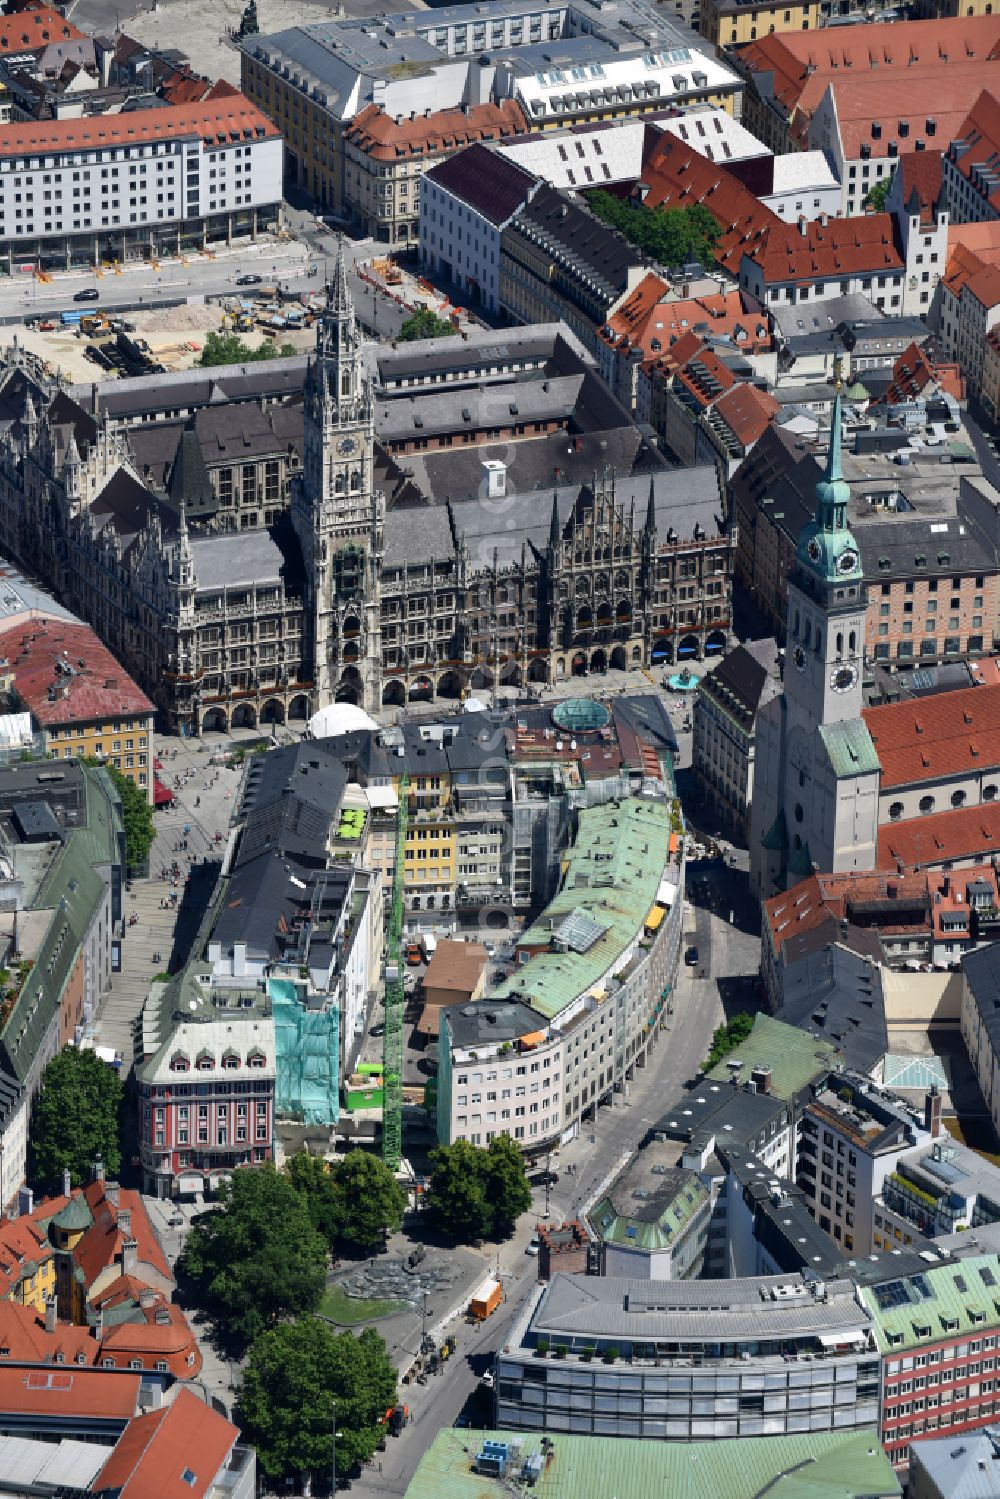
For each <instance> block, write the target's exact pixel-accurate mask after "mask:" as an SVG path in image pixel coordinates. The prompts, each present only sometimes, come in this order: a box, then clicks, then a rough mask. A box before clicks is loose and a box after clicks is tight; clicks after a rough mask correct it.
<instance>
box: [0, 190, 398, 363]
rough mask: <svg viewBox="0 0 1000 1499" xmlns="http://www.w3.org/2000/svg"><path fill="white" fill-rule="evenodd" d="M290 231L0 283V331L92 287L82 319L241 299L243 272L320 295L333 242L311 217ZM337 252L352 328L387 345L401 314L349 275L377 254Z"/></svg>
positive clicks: (356, 249)
mask: <svg viewBox="0 0 1000 1499" xmlns="http://www.w3.org/2000/svg"><path fill="white" fill-rule="evenodd" d="M290 218H291V211H290ZM291 227H292V228H293V229H294V232H295V233H296V235H297V236H299V237H298V238H295V239H286V240H271V241H267V242H265V243H259V244H256V245H250V244H247V245H242V246H234V247H233V248H232V249H225V248H217V249H216V250H215V251H214V252H213V253H212V254H211V255H202V254H195V255H189V256H187V257H185V259H184V260H162V261H160V262H159V263H158V266H154V265H153V264H152V263H151V262H147V261H135V262H130V263H129V264H127V265H125V266H123V267H122V270H121V273H120V274H118V273H116V272H115V271H112V270H106V271H104V273H103V274H102V275H100V276H98V275H97V274H96V273H95V272H94V271H92V270H89V269H88V270H74V271H67V272H65V273H60V274H58V275H56V276H55V277H54V278H53V279H52V280H51V281H47V282H40V281H37V280H35V279H34V277H30V276H22V277H21V278H20V279H18V278H17V277H14V278H12V279H7V278H3V279H2V280H0V323H8V324H9V323H19V322H22V321H23V320H24V319H25V318H28V317H37V316H39V315H40V314H43V313H56V312H64V311H67V310H69V309H71V308H72V307H73V305H74V302H73V299H74V297H75V296H76V294H77V293H78V292H80V291H83V290H85V289H88V288H91V287H96V289H97V292H98V300H97V302H96V303H86V304H83V308H82V310H83V311H93V310H94V309H95V307H96V308H103V309H105V310H111V309H114V310H117V311H123V312H124V311H132V312H134V311H137V310H145V309H149V310H152V309H153V308H154V307H166V306H170V305H171V304H176V303H180V302H187V301H192V300H193V301H198V302H200V301H204V300H205V299H207V298H213V297H214V298H218V297H231V296H248V295H251V294H252V289H244V288H241V287H238V286H237V285H236V278H237V277H238V276H241V275H243V274H245V273H247V272H253V273H254V274H255V275H259V276H262V277H263V278H264V281H265V283H266V284H268V285H278V286H280V287H281V288H282V289H283V290H285V291H291V292H302V291H319V290H321V289H322V287H323V285H324V283H325V282H326V280H328V279H329V277H330V276H331V275H332V274H333V264H334V258H335V256H336V254H337V243H338V241H337V236H336V235H335V234H333V233H332V232H331V231H330V230H329V229H328V228H327V227H326V226H325V225H319V224H318V223H317V221H316V219H315V217H314V216H312V215H305V214H302V213H295V215H294V220H293V222H292V225H291ZM344 249H345V254H346V256H347V258H348V261H349V262H350V267H351V268H350V269H349V271H348V284H349V285H350V288H351V293H352V295H353V297H354V303H355V308H356V310H357V314H358V320H359V322H361V324H362V326H363V327H364V328H365V330H366V331H367V332H368V333H371V334H374V335H375V336H376V337H378V338H392V337H394V336H395V335H396V334H397V333H398V332H399V329H400V327H401V326H402V324H403V322H404V321H405V319H406V317H407V316H408V313H407V312H406V311H405V309H404V308H402V307H399V306H398V305H397V304H396V303H395V302H394V301H392V299H391V298H390V297H386V296H384V295H379V294H378V293H377V292H375V291H374V289H373V288H372V287H371V286H370V285H369V284H368V283H367V282H365V281H362V279H361V277H360V276H359V275H358V274H357V272H356V271H355V270H354V268H353V267H354V265H355V264H356V263H357V262H358V261H365V260H368V259H369V258H370V257H371V256H372V255H374V254H377V252H378V246H376V245H373V244H372V242H371V241H370V240H364V241H354V240H347V239H345V240H344Z"/></svg>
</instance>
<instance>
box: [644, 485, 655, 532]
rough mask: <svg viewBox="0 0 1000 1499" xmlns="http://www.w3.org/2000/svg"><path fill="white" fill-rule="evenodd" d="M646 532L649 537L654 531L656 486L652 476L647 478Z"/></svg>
mask: <svg viewBox="0 0 1000 1499" xmlns="http://www.w3.org/2000/svg"><path fill="white" fill-rule="evenodd" d="M646 530H647V532H648V533H649V535H650V536H652V535H653V534H654V533H655V531H656V485H655V482H654V479H653V475H652V474H650V476H649V499H648V500H647V502H646Z"/></svg>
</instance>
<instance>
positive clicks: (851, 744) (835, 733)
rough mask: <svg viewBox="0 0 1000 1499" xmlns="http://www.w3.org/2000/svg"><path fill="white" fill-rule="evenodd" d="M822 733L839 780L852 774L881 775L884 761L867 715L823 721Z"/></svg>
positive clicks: (820, 729)
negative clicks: (836, 721) (870, 730)
mask: <svg viewBox="0 0 1000 1499" xmlns="http://www.w3.org/2000/svg"><path fill="white" fill-rule="evenodd" d="M818 732H819V735H820V737H821V739H822V740H823V743H824V744H825V745H826V752H827V754H828V755H829V756H830V764H831V765H832V767H833V773H834V775H835V776H836V777H837V779H838V780H844V779H847V778H848V777H851V776H859V775H868V774H872V775H877V774H878V773H879V771H880V770H881V768H882V764H881V761H880V760H879V757H878V755H877V754H876V752H875V745H874V744H873V743H872V736H871V734H869V732H868V725H867V724H866V723H865V721H864V719H863V718H851V719H845V720H844V722H843V723H828V724H821V725H820V727H819V730H818Z"/></svg>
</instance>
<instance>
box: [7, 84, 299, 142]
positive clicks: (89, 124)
mask: <svg viewBox="0 0 1000 1499" xmlns="http://www.w3.org/2000/svg"><path fill="white" fill-rule="evenodd" d="M280 133H281V132H280V131H279V130H278V127H277V126H276V125H275V124H274V123H273V122H272V121H271V120H269V119H268V118H267V115H265V114H262V113H261V111H260V110H259V109H258V108H257V107H256V105H253V104H251V103H250V101H249V99H245V98H244V97H243V95H242V94H234V95H226V96H225V97H224V98H222V99H218V98H217V99H213V100H209V99H205V100H203V101H202V102H201V103H200V104H179V105H177V106H176V107H175V108H171V107H169V106H167V107H164V108H163V109H139V110H134V111H131V112H130V113H127V114H117V115H88V116H85V117H84V118H83V119H79V120H36V121H32V122H31V124H28V125H2V126H0V156H25V155H36V156H37V155H38V153H39V152H40V151H57V152H58V151H82V150H87V149H90V150H93V149H95V148H97V147H100V146H132V145H137V144H139V143H141V142H143V141H153V140H175V139H178V138H194V137H196V136H200V137H201V139H202V140H203V141H204V142H205V144H206V145H209V146H224V145H228V144H229V143H230V141H234V142H235V141H243V140H254V139H258V140H262V139H264V138H273V137H276V136H279V135H280Z"/></svg>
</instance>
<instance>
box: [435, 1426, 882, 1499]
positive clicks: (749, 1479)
mask: <svg viewBox="0 0 1000 1499" xmlns="http://www.w3.org/2000/svg"><path fill="white" fill-rule="evenodd" d="M542 1435H543V1433H542V1432H531V1433H528V1432H523V1431H521V1432H506V1431H490V1432H484V1433H479V1432H473V1431H469V1430H456V1429H455V1428H454V1427H445V1429H444V1430H443V1431H440V1432H438V1434H437V1436H436V1437H435V1438H434V1442H433V1445H432V1446H431V1447H430V1449H429V1450H428V1451H427V1452H425V1454H424V1456H423V1457H422V1459H421V1461H420V1466H419V1467H418V1468H417V1471H416V1473H415V1474H414V1475H413V1478H412V1479H411V1480H410V1484H409V1487H408V1488H407V1490H406V1499H510V1495H511V1494H513V1493H521V1492H524V1493H530V1494H532V1495H534V1496H536V1499H656V1496H660V1499H720V1496H724V1499H758V1496H760V1495H763V1494H765V1493H766V1495H767V1499H859V1496H861V1495H865V1496H868V1499H895V1496H897V1495H898V1494H899V1492H900V1488H899V1483H898V1481H897V1479H896V1477H895V1475H894V1473H893V1471H892V1465H891V1463H890V1462H889V1459H888V1458H887V1457H886V1455H885V1453H884V1452H883V1450H882V1448H881V1446H880V1445H879V1440H878V1437H877V1435H876V1433H875V1432H874V1431H850V1432H830V1431H822V1432H820V1431H817V1432H811V1433H809V1434H808V1435H805V1434H804V1435H801V1436H789V1437H744V1438H737V1439H734V1440H732V1441H727V1442H661V1441H648V1442H643V1441H637V1440H635V1439H633V1438H627V1437H576V1436H564V1435H563V1434H562V1433H561V1432H560V1433H556V1434H554V1435H552V1436H550V1437H549V1438H548V1441H549V1443H550V1446H549V1449H548V1452H549V1456H548V1461H543V1464H542V1467H541V1471H540V1472H539V1475H538V1481H537V1482H536V1484H535V1485H534V1487H533V1488H531V1489H528V1488H523V1489H522V1488H521V1487H518V1488H517V1489H515V1488H514V1485H513V1482H512V1480H515V1479H517V1478H519V1477H520V1472H521V1467H522V1465H523V1464H524V1463H525V1462H526V1461H527V1459H528V1458H529V1457H531V1456H532V1455H534V1454H536V1453H541V1451H542ZM487 1438H488V1439H489V1440H490V1441H495V1442H506V1443H516V1444H517V1459H516V1463H515V1464H512V1465H511V1466H509V1467H508V1469H507V1476H506V1479H505V1480H504V1479H500V1478H489V1477H486V1476H484V1475H482V1474H479V1473H476V1472H475V1471H474V1468H473V1463H474V1461H475V1458H476V1454H477V1452H478V1451H479V1449H480V1448H481V1446H482V1443H483V1441H484V1440H485V1439H487Z"/></svg>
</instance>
